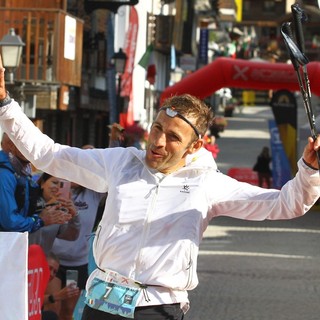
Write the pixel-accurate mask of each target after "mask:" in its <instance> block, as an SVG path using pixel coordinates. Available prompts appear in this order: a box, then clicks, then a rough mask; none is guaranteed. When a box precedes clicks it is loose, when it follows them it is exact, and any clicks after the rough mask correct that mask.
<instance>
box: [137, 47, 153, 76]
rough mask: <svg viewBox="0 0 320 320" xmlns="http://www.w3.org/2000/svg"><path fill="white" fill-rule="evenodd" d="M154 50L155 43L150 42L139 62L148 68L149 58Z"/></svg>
mask: <svg viewBox="0 0 320 320" xmlns="http://www.w3.org/2000/svg"><path fill="white" fill-rule="evenodd" d="M152 52H153V45H152V44H149V45H148V47H147V50H146V52H145V53H144V54H143V56H142V58H141V59H140V61H139V62H138V64H139V65H140V66H141V67H142V68H144V69H146V70H147V67H148V65H149V60H150V58H151V55H152Z"/></svg>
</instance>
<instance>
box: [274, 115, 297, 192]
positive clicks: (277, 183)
mask: <svg viewBox="0 0 320 320" xmlns="http://www.w3.org/2000/svg"><path fill="white" fill-rule="evenodd" d="M269 130H270V139H271V141H270V144H271V154H272V182H273V188H275V189H281V187H282V186H283V185H284V184H285V183H287V182H288V181H289V180H290V179H291V178H292V177H291V167H290V163H289V160H288V157H287V155H286V153H285V151H284V149H283V145H282V141H281V138H280V134H279V130H278V127H277V125H276V122H275V121H274V120H269Z"/></svg>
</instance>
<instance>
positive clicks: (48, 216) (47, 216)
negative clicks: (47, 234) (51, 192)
mask: <svg viewBox="0 0 320 320" xmlns="http://www.w3.org/2000/svg"><path fill="white" fill-rule="evenodd" d="M39 217H40V218H41V219H42V221H43V223H44V225H45V226H48V225H51V224H64V223H67V222H68V221H69V220H70V219H71V218H72V216H71V214H69V213H66V212H65V211H62V210H60V209H59V205H57V206H52V207H47V208H45V209H43V210H42V211H41V213H40V214H39Z"/></svg>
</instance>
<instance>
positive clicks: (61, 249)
mask: <svg viewBox="0 0 320 320" xmlns="http://www.w3.org/2000/svg"><path fill="white" fill-rule="evenodd" d="M82 149H93V146H91V145H85V146H83V147H82ZM104 196H105V193H99V192H95V191H92V190H90V189H86V188H84V187H82V186H80V185H78V184H75V183H72V200H73V202H74V204H75V206H76V209H77V211H78V218H79V221H80V233H79V237H78V238H77V240H75V241H72V242H69V241H65V240H63V239H60V238H57V239H56V240H55V241H54V244H53V248H52V251H53V252H54V253H55V254H56V255H57V256H58V257H59V259H60V267H59V271H58V274H57V279H56V281H55V282H54V283H53V285H54V286H55V289H54V290H57V289H59V288H62V287H64V286H65V285H66V271H67V270H69V269H71V270H77V271H78V287H79V289H80V290H84V289H85V285H86V281H87V279H88V259H89V237H90V236H91V232H92V229H93V226H94V222H95V219H96V214H97V209H98V206H99V203H100V200H101V199H102V198H103V197H104ZM79 294H80V291H79ZM78 298H79V295H78V296H73V297H71V298H69V299H65V300H62V301H61V307H60V311H59V317H60V318H59V319H60V320H72V316H73V312H74V308H75V306H76V304H77V300H78Z"/></svg>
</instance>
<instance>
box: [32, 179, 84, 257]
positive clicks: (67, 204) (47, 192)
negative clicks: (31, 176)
mask: <svg viewBox="0 0 320 320" xmlns="http://www.w3.org/2000/svg"><path fill="white" fill-rule="evenodd" d="M59 183H60V179H59V178H56V177H53V176H51V175H50V174H48V173H43V174H42V175H41V176H40V178H39V180H38V184H39V186H40V189H41V196H40V197H39V199H38V202H37V206H38V207H40V210H42V208H44V207H48V206H52V207H54V208H56V210H57V211H58V212H61V213H62V214H63V215H65V217H66V218H65V223H64V224H61V225H57V224H55V225H50V226H47V227H45V228H42V229H40V230H38V231H37V232H34V233H32V234H30V235H29V243H30V244H39V245H40V246H41V247H42V249H43V251H44V252H45V254H46V255H47V254H49V252H51V250H52V246H53V242H54V240H55V238H59V239H65V240H68V241H74V240H76V239H77V238H78V236H79V230H80V221H79V217H78V215H77V210H76V208H75V206H74V204H73V202H72V200H71V199H65V198H63V197H61V196H60V194H59Z"/></svg>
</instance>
